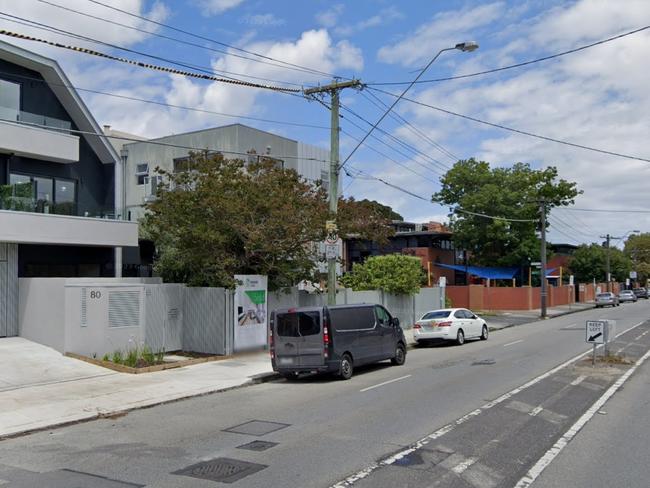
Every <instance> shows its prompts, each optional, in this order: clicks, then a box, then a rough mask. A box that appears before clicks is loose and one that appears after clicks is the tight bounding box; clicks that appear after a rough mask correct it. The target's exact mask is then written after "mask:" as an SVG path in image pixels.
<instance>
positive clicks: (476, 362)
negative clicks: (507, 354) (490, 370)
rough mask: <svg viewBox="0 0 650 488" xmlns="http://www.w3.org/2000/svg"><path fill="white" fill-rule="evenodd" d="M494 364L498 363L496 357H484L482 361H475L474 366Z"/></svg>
mask: <svg viewBox="0 0 650 488" xmlns="http://www.w3.org/2000/svg"><path fill="white" fill-rule="evenodd" d="M493 364H496V361H495V360H494V359H482V360H480V361H474V362H473V363H472V366H492V365H493Z"/></svg>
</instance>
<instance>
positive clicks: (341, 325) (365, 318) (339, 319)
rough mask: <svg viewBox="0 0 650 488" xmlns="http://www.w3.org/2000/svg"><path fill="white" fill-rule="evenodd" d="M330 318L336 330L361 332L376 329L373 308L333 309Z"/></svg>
mask: <svg viewBox="0 0 650 488" xmlns="http://www.w3.org/2000/svg"><path fill="white" fill-rule="evenodd" d="M330 318H331V319H332V325H333V326H334V328H335V329H336V330H359V329H374V328H375V312H374V311H373V307H368V306H366V307H345V308H331V309H330Z"/></svg>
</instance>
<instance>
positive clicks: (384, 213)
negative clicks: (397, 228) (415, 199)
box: [346, 197, 404, 221]
mask: <svg viewBox="0 0 650 488" xmlns="http://www.w3.org/2000/svg"><path fill="white" fill-rule="evenodd" d="M346 201H347V202H348V203H350V204H352V205H353V206H356V207H357V208H364V209H366V210H367V211H368V212H371V213H372V214H374V215H376V216H377V217H381V218H383V219H384V220H388V221H390V220H400V221H404V217H402V216H401V215H400V214H398V213H397V212H395V211H394V210H393V209H392V208H391V207H389V206H388V205H384V204H382V203H379V202H377V201H376V200H368V199H367V198H364V199H363V200H355V199H354V197H350V198H349V199H347V200H346Z"/></svg>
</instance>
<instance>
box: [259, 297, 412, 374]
mask: <svg viewBox="0 0 650 488" xmlns="http://www.w3.org/2000/svg"><path fill="white" fill-rule="evenodd" d="M269 338H270V351H271V363H272V365H273V370H274V371H277V372H278V373H280V374H282V375H283V376H285V377H287V378H294V377H297V376H298V375H299V374H300V373H306V372H310V373H325V372H329V373H337V374H338V375H339V376H340V377H341V378H343V379H346V380H347V379H350V378H351V377H352V373H353V370H354V368H355V367H356V366H360V365H362V364H369V363H373V362H376V361H382V360H385V359H390V360H391V362H392V363H393V364H395V365H402V364H404V362H405V361H406V340H405V339H404V332H403V331H402V328H401V327H400V325H399V319H398V318H396V317H392V316H391V314H390V313H389V312H388V310H386V309H385V308H384V307H382V306H381V305H373V304H356V305H333V306H324V307H302V308H287V309H279V310H274V311H273V313H272V314H271V321H270V331H269Z"/></svg>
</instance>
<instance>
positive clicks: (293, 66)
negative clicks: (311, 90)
mask: <svg viewBox="0 0 650 488" xmlns="http://www.w3.org/2000/svg"><path fill="white" fill-rule="evenodd" d="M88 1H89V2H91V3H94V4H96V5H101V6H102V7H105V8H108V9H111V10H114V11H116V12H121V13H123V14H126V15H128V16H130V17H135V18H138V19H141V20H144V21H146V22H150V23H152V24H155V25H158V26H160V27H165V28H167V29H170V30H173V31H175V32H180V33H182V34H185V35H188V36H191V37H194V38H196V39H201V40H204V41H208V42H212V43H214V44H217V45H219V46H224V47H227V48H229V49H234V50H236V51H239V52H243V53H246V54H250V55H251V56H257V57H259V58H261V59H254V58H248V57H246V56H241V55H239V54H234V53H229V52H224V53H223V54H226V55H228V56H233V57H237V58H242V59H247V60H249V61H254V62H257V63H263V64H270V65H271V66H276V67H278V68H285V69H293V70H294V71H303V72H306V73H311V74H318V75H322V76H327V77H329V78H343V77H341V76H337V75H334V74H332V73H327V72H325V71H320V70H317V69H314V68H309V67H305V66H300V65H299V64H294V63H290V62H288V61H282V60H280V59H276V58H272V57H270V56H266V55H264V54H260V53H256V52H254V51H249V50H246V49H243V48H240V47H237V46H233V45H231V44H226V43H225V42H221V41H217V40H215V39H211V38H209V37H205V36H201V35H199V34H195V33H194V32H190V31H187V30H184V29H180V28H178V27H174V26H172V25H169V24H165V23H163V22H159V21H157V20H153V19H150V18H148V17H145V16H143V15H138V14H135V13H133V12H129V11H128V10H123V9H121V8H118V7H113V6H112V5H107V4H105V3H102V2H99V1H97V0H88ZM262 60H267V61H274V62H275V63H281V64H282V65H284V66H282V65H278V64H275V63H268V62H265V61H262Z"/></svg>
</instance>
